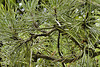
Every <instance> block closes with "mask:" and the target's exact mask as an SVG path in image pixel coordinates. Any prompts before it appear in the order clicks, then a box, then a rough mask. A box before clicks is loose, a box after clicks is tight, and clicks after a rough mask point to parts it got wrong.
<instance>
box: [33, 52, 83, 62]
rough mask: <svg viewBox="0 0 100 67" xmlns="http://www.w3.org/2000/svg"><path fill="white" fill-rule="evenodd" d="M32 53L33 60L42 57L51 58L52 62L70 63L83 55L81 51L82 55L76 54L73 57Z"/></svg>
mask: <svg viewBox="0 0 100 67" xmlns="http://www.w3.org/2000/svg"><path fill="white" fill-rule="evenodd" d="M33 55H34V57H33V59H34V60H35V62H36V61H37V59H39V58H43V59H46V60H52V61H54V62H63V63H71V62H75V61H77V60H79V59H80V58H82V57H83V53H82V55H80V56H76V57H75V58H71V59H68V58H55V57H51V56H46V55H42V54H33Z"/></svg>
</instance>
